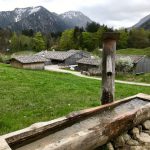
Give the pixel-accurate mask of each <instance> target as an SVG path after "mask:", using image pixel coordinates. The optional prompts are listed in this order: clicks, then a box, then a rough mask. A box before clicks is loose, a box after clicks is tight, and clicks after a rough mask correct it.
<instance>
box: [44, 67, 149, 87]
mask: <svg viewBox="0 0 150 150" xmlns="http://www.w3.org/2000/svg"><path fill="white" fill-rule="evenodd" d="M45 70H48V71H55V72H62V73H69V74H73V75H75V76H79V77H82V78H88V79H94V80H102V79H101V78H98V77H91V76H86V75H83V74H81V73H80V72H77V71H70V70H64V69H60V68H59V66H58V65H49V66H45ZM115 82H116V83H122V84H131V85H139V86H149V87H150V84H147V83H138V82H129V81H121V80H115Z"/></svg>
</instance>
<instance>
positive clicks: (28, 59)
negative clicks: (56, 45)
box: [12, 55, 48, 64]
mask: <svg viewBox="0 0 150 150" xmlns="http://www.w3.org/2000/svg"><path fill="white" fill-rule="evenodd" d="M12 60H17V61H19V62H21V63H23V64H29V63H38V62H47V61H48V59H46V58H44V57H42V56H37V55H28V56H17V57H14V58H12Z"/></svg>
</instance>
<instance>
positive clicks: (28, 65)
mask: <svg viewBox="0 0 150 150" xmlns="http://www.w3.org/2000/svg"><path fill="white" fill-rule="evenodd" d="M47 61H48V60H47V59H46V58H44V57H42V56H36V55H32V56H18V57H15V58H12V59H11V62H10V63H11V65H12V66H13V67H16V68H24V69H37V70H42V69H44V66H45V63H46V62H47Z"/></svg>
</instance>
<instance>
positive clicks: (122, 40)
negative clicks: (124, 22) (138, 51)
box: [117, 29, 129, 49]
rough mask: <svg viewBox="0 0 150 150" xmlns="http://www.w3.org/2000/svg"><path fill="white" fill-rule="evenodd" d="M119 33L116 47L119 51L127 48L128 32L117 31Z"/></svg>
mask: <svg viewBox="0 0 150 150" xmlns="http://www.w3.org/2000/svg"><path fill="white" fill-rule="evenodd" d="M118 32H119V33H120V37H119V41H118V43H117V46H118V48H119V49H123V48H127V47H128V35H129V34H128V32H127V30H125V29H121V30H119V31H118Z"/></svg>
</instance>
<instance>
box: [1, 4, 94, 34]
mask: <svg viewBox="0 0 150 150" xmlns="http://www.w3.org/2000/svg"><path fill="white" fill-rule="evenodd" d="M87 22H91V20H90V19H89V18H88V17H86V16H85V15H84V14H83V13H81V12H76V11H70V12H66V13H63V14H60V15H58V14H56V13H53V12H50V11H48V10H47V9H45V8H44V7H42V6H37V7H27V8H16V9H14V10H13V11H2V12H0V27H1V28H6V27H8V28H10V29H11V30H12V31H17V32H18V31H22V30H24V29H33V30H34V31H36V32H37V31H40V32H43V33H47V32H60V31H64V30H65V29H69V28H73V27H75V26H79V27H81V26H83V27H85V25H86V24H87Z"/></svg>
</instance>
